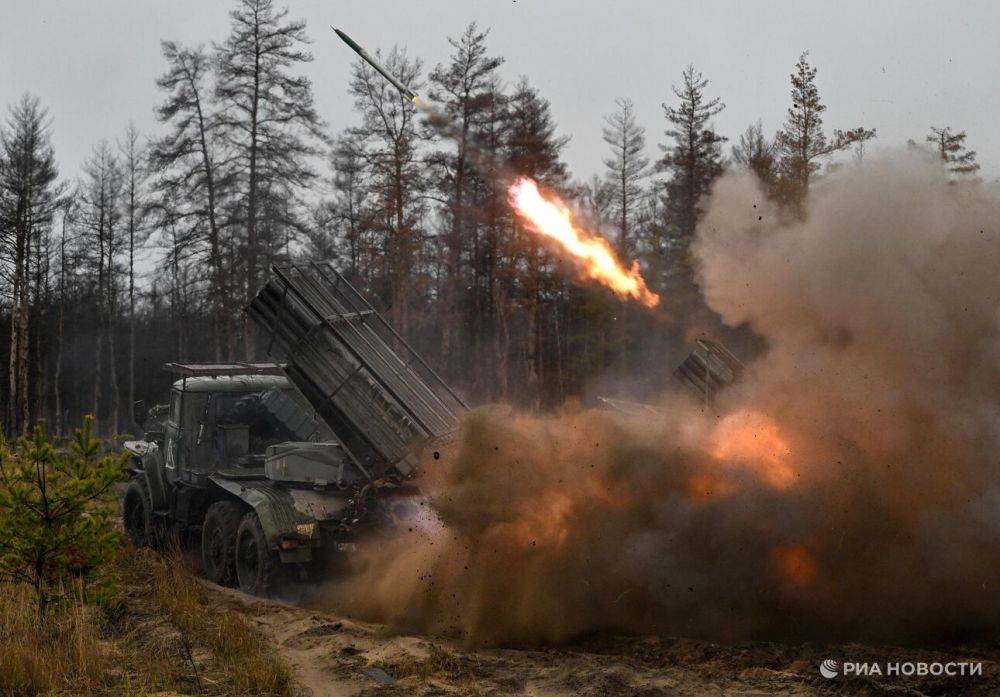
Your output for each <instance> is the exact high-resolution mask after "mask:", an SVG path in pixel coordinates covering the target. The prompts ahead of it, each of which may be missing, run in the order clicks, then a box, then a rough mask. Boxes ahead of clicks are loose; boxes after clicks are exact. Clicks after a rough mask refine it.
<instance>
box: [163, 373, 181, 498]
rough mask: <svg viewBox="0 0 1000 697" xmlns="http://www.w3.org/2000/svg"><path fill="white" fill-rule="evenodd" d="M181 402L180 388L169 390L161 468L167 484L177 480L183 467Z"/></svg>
mask: <svg viewBox="0 0 1000 697" xmlns="http://www.w3.org/2000/svg"><path fill="white" fill-rule="evenodd" d="M183 402H184V396H183V393H182V392H181V391H180V390H171V391H170V411H169V413H168V414H167V428H166V433H164V438H163V450H164V453H163V464H164V468H163V469H164V472H165V473H166V476H167V483H168V484H169V485H172V484H173V483H174V482H176V481H177V478H178V476H179V471H180V468H181V467H183V463H182V462H181V460H182V459H183V452H184V448H183V443H182V442H181V441H182V437H183V434H184V430H183V429H182V428H181V423H182V421H181V416H182V414H181V408H182V405H183Z"/></svg>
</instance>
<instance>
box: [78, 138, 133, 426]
mask: <svg viewBox="0 0 1000 697" xmlns="http://www.w3.org/2000/svg"><path fill="white" fill-rule="evenodd" d="M83 173H84V178H83V181H82V182H81V184H80V187H79V195H80V223H81V225H82V228H83V230H82V234H81V235H79V236H78V239H77V244H78V245H79V246H80V255H81V258H82V259H83V260H84V266H85V273H87V277H88V279H89V280H90V281H91V283H92V284H93V292H94V296H95V298H96V303H95V304H96V306H97V315H98V319H97V323H96V327H95V351H94V370H93V381H94V382H93V398H92V403H91V412H90V413H91V414H93V416H94V419H95V420H96V422H97V424H98V425H102V423H103V422H102V419H101V417H102V416H103V413H102V409H101V407H102V405H103V404H104V399H103V398H104V397H105V396H106V395H107V394H108V393H110V398H111V400H110V418H109V419H108V423H107V425H106V428H105V431H106V432H107V433H109V434H113V433H115V432H116V429H117V428H118V426H119V423H118V416H119V401H120V400H119V394H118V362H117V359H116V356H117V351H116V348H117V347H116V342H115V336H116V332H115V324H116V319H117V308H118V296H119V289H118V278H117V276H118V272H119V270H120V268H119V264H118V261H119V259H118V256H119V254H120V253H121V250H122V247H123V246H124V240H123V230H122V224H123V220H122V218H123V216H122V208H121V204H122V194H123V192H124V188H125V179H124V174H123V172H122V169H121V163H120V162H119V161H118V158H116V157H115V155H114V153H113V152H112V151H111V148H110V147H109V146H108V143H107V141H101V142H100V143H98V145H97V146H96V147H95V148H94V152H93V154H92V155H91V156H90V158H89V159H88V160H87V161H86V162H85V163H84V165H83ZM105 366H107V369H108V384H107V385H106V384H105V381H104V372H103V371H104V367H105Z"/></svg>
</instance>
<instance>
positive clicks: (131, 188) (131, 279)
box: [118, 123, 149, 425]
mask: <svg viewBox="0 0 1000 697" xmlns="http://www.w3.org/2000/svg"><path fill="white" fill-rule="evenodd" d="M118 150H119V154H120V156H121V160H122V169H123V173H124V177H125V182H124V185H125V190H124V196H123V204H124V207H125V211H124V214H125V226H126V245H127V246H128V402H127V404H128V406H129V408H131V406H132V405H133V404H135V332H136V316H135V309H136V283H135V281H136V278H135V276H136V268H135V263H136V248H137V245H140V244H142V242H143V241H144V240H145V237H146V226H145V218H146V214H147V211H148V209H147V205H146V202H145V198H146V186H145V185H146V178H147V177H148V175H149V169H148V166H147V154H148V153H147V151H146V148H145V147H143V146H142V145H141V144H140V143H139V131H138V129H136V127H135V124H131V123H130V124H129V126H128V128H127V129H126V131H125V139H124V141H121V142H119V143H118ZM134 425H137V424H134Z"/></svg>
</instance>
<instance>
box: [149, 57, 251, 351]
mask: <svg viewBox="0 0 1000 697" xmlns="http://www.w3.org/2000/svg"><path fill="white" fill-rule="evenodd" d="M162 50H163V56H164V58H166V60H167V70H166V72H165V73H164V74H163V75H161V76H160V77H159V78H158V79H157V81H156V85H157V87H159V88H160V89H161V90H163V91H164V92H165V93H166V95H167V96H166V100H165V101H164V102H163V103H162V104H161V105H160V106H159V107H158V108H157V117H158V118H159V120H160V122H161V123H163V124H165V125H168V126H169V127H170V130H169V131H168V132H167V134H166V135H164V136H163V137H162V138H160V139H159V140H157V141H156V142H155V143H154V144H153V146H152V148H151V151H150V163H151V167H152V168H153V169H154V170H156V171H157V172H158V174H157V178H156V182H155V189H156V192H157V197H158V199H159V203H158V205H157V206H156V211H157V213H159V223H160V224H159V226H158V227H160V228H161V229H162V228H164V227H166V226H169V225H174V224H183V225H184V226H185V227H186V228H188V229H189V230H192V231H198V236H199V237H200V238H202V239H204V243H205V245H206V246H207V253H206V261H207V262H208V278H209V279H210V281H211V285H212V292H211V298H212V304H213V311H214V316H215V321H214V322H213V327H214V334H215V357H216V359H217V360H218V359H221V358H222V356H223V354H224V355H225V356H226V358H229V359H233V358H235V357H236V355H235V354H236V328H235V319H236V310H235V309H234V308H235V305H236V304H237V303H238V300H236V299H235V298H234V297H233V296H234V290H235V289H234V285H235V284H234V283H233V282H232V274H233V269H232V264H231V262H230V260H229V255H228V254H227V253H226V251H227V239H226V238H227V229H226V228H227V225H226V218H227V216H226V215H225V204H226V200H227V197H228V195H229V193H230V189H231V186H230V183H229V181H228V177H227V175H226V174H225V172H224V171H222V170H223V169H224V166H223V165H222V164H220V162H221V163H225V154H224V153H223V151H222V147H221V143H220V134H219V133H220V128H219V124H220V122H219V118H218V115H217V114H215V113H214V112H213V110H212V105H211V93H210V91H209V86H208V85H206V82H207V80H208V79H209V77H210V72H211V60H210V58H209V56H208V55H207V54H206V53H205V51H204V50H203V49H201V48H195V49H191V48H184V47H182V46H180V45H179V44H177V43H174V42H172V41H165V42H163V44H162ZM168 202H169V204H170V205H166V204H167V203H168Z"/></svg>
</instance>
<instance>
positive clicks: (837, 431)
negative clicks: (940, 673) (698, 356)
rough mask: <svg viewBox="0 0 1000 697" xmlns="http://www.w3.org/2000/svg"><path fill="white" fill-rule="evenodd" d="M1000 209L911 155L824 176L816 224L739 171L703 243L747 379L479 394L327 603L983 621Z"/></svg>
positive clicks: (657, 623) (542, 620)
mask: <svg viewBox="0 0 1000 697" xmlns="http://www.w3.org/2000/svg"><path fill="white" fill-rule="evenodd" d="M997 221H1000V195H998V193H997V191H996V190H995V189H993V188H990V187H987V186H985V185H956V184H951V183H949V181H948V179H947V176H946V173H945V172H944V171H943V169H942V168H941V167H940V166H939V164H938V163H935V162H931V161H928V160H926V159H925V158H923V157H921V156H919V155H917V154H912V153H897V154H890V155H886V156H882V157H881V158H879V159H871V158H870V159H869V161H866V162H865V164H864V166H857V167H855V166H851V167H843V168H841V169H839V170H837V171H835V172H833V173H831V174H829V175H828V176H827V177H825V178H824V179H823V180H822V181H821V182H820V183H819V184H817V185H816V186H814V189H813V192H812V194H811V200H810V202H809V206H808V219H807V220H806V221H798V220H787V219H784V218H783V217H782V216H781V215H780V213H779V211H778V210H777V209H775V208H774V207H773V206H772V205H771V204H770V203H769V202H768V201H767V200H766V197H765V196H763V195H762V194H761V192H760V190H759V189H758V188H757V186H756V184H755V182H754V181H753V180H752V179H751V178H749V177H747V176H742V175H735V174H730V175H726V176H725V177H723V178H722V179H721V180H720V181H719V182H718V184H717V186H716V187H715V190H714V193H713V196H712V199H711V201H710V202H709V205H708V207H707V213H706V216H705V218H704V220H703V222H702V224H701V225H700V227H699V232H698V238H697V240H696V242H695V247H694V250H695V254H696V257H697V259H698V261H699V264H700V267H699V279H700V283H701V285H702V288H703V290H704V292H705V295H706V297H707V299H708V302H709V304H710V305H711V307H712V308H713V309H714V310H715V311H716V312H718V313H719V314H720V315H721V317H722V319H723V320H724V321H725V322H726V323H728V324H730V325H741V324H746V325H748V326H749V328H750V329H751V330H752V331H754V332H755V333H757V334H759V335H760V336H762V337H763V339H764V341H765V343H766V346H767V350H766V351H765V352H764V353H763V355H762V356H761V357H759V358H758V359H757V360H756V361H755V362H754V363H753V364H752V365H749V366H748V369H747V373H746V375H745V376H744V378H743V380H742V381H741V382H740V383H739V384H738V385H734V386H732V387H731V388H729V389H728V390H727V391H726V392H725V393H723V395H721V398H720V402H719V403H718V404H717V405H716V407H715V408H714V409H713V410H712V411H711V412H705V411H703V410H702V409H701V408H700V405H699V404H698V403H697V401H696V400H693V399H691V398H689V397H688V396H687V395H686V394H669V395H664V396H663V397H662V399H661V402H660V406H661V407H662V414H661V415H658V416H648V417H642V418H635V417H627V416H625V415H622V414H617V413H614V412H606V411H594V410H580V409H572V408H570V409H567V410H565V411H563V412H561V413H558V414H554V415H549V416H527V415H523V414H518V413H515V412H511V411H509V410H506V409H503V408H500V407H491V408H487V409H481V410H478V411H476V412H474V413H472V414H470V415H469V416H468V418H466V419H465V421H464V423H463V425H462V429H461V433H460V436H459V438H458V439H457V440H456V442H455V443H454V444H453V445H452V446H450V447H449V448H448V449H446V450H444V451H442V456H441V459H440V460H432V461H429V462H428V464H427V465H426V467H425V468H424V469H425V475H424V482H423V485H424V488H425V489H426V491H427V492H428V495H429V499H428V502H427V505H426V506H424V507H423V508H422V511H421V514H420V515H419V516H418V517H417V518H416V519H415V520H413V521H412V525H411V526H410V527H406V526H404V527H403V529H402V531H401V533H400V534H399V535H398V536H397V537H396V538H394V539H391V540H388V541H385V540H381V541H378V542H375V541H372V543H371V544H368V545H366V546H365V547H364V550H363V555H364V556H365V557H366V560H365V566H364V568H363V569H361V570H359V571H358V572H357V573H356V574H354V575H353V576H351V577H349V578H347V579H345V580H343V581H341V582H338V583H337V584H336V586H335V587H334V590H333V595H334V599H335V603H336V605H337V606H338V607H339V608H341V609H342V610H350V611H352V612H353V613H355V614H361V615H364V616H366V617H370V618H372V619H379V620H383V621H387V622H390V623H391V624H392V625H393V626H395V627H397V628H400V629H406V630H417V631H424V632H431V633H435V632H439V633H447V634H457V635H461V636H463V637H465V638H466V639H468V640H469V641H472V642H483V643H506V642H533V641H535V642H545V641H560V640H564V639H567V638H570V637H573V636H576V635H579V634H581V633H584V632H588V631H592V630H614V631H629V632H652V631H656V632H669V633H671V634H686V635H691V636H703V637H710V638H714V639H722V640H727V639H741V638H754V637H758V638H759V637H766V638H771V639H776V638H804V637H808V638H811V639H844V638H847V639H871V640H884V641H894V642H905V641H911V640H912V641H916V640H928V639H930V640H948V639H955V638H967V637H970V636H975V635H982V634H984V633H987V634H995V633H996V631H997V629H998V627H1000V603H997V602H996V597H997V589H998V585H997V584H998V582H1000V486H998V477H997V472H998V459H1000V447H998V446H1000V442H998V440H1000V409H998V404H1000V399H998V396H1000V309H998V308H1000V304H998V299H1000V273H998V270H1000V223H998V222H997ZM673 367H674V366H672V365H664V367H663V369H664V370H666V371H669V370H671V369H672V368H673Z"/></svg>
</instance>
